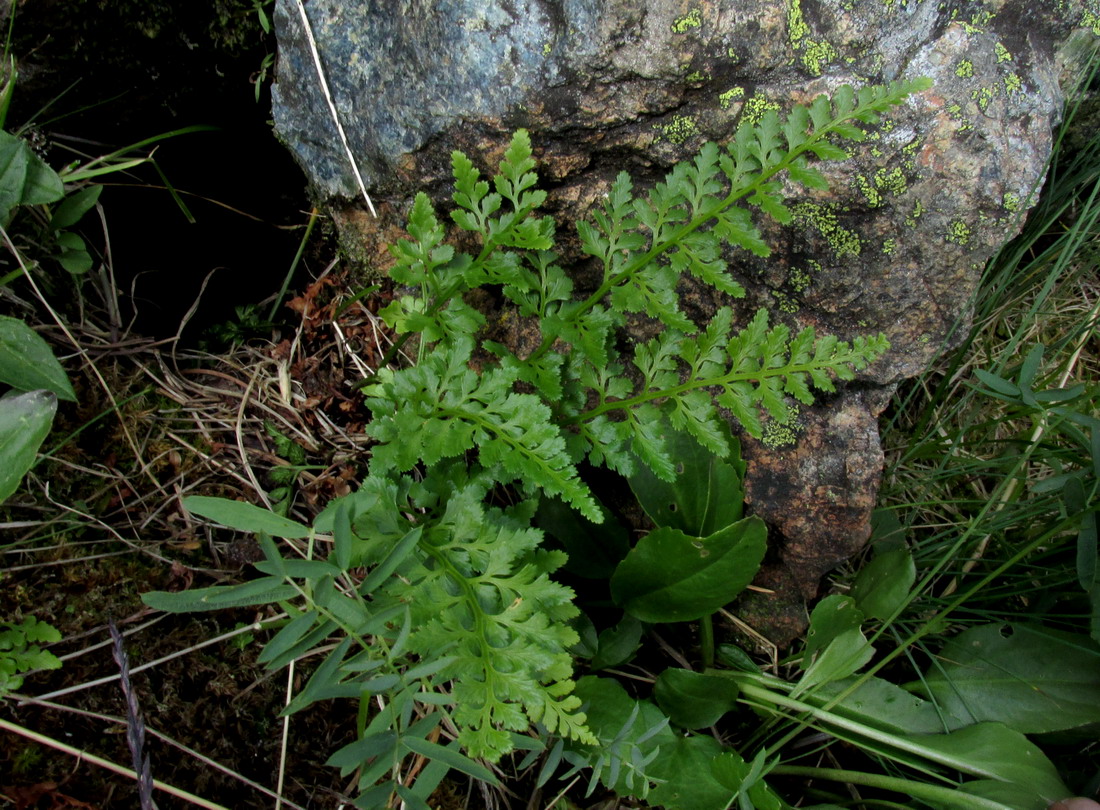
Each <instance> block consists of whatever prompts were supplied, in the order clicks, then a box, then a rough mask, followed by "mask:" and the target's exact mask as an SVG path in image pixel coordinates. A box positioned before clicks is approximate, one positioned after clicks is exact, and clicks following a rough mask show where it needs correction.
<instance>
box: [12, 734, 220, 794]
mask: <svg viewBox="0 0 1100 810" xmlns="http://www.w3.org/2000/svg"><path fill="white" fill-rule="evenodd" d="M0 729H4V730H5V731H10V732H11V733H13V734H18V735H19V736H21V737H26V738H27V739H28V740H33V741H34V742H36V743H41V744H42V745H46V746H49V747H50V748H53V749H55V750H57V751H61V752H62V753H65V754H71V755H72V756H74V757H76V758H77V759H81V760H85V761H87V762H90V763H92V764H93V765H98V766H99V767H101V768H106V769H107V770H108V771H113V772H115V773H117V774H121V775H122V776H128V777H130V778H131V779H137V778H138V775H137V774H136V773H134V772H133V771H132V770H130V769H129V768H123V767H122V766H121V765H116V764H115V763H113V762H111V761H110V760H107V759H103V758H102V757H97V756H96V755H95V754H89V753H88V752H87V751H81V750H80V749H79V748H73V747H72V746H71V745H66V744H65V743H63V742H61V741H60V740H55V739H54V738H53V737H47V736H45V735H44V734H39V733H38V732H37V731H31V730H30V729H29V728H23V727H22V726H17V725H16V724H15V723H9V722H8V721H7V720H3V719H0ZM153 787H155V788H157V789H158V790H163V791H164V792H165V793H168V794H170V795H172V796H175V797H176V798H179V799H183V800H184V801H186V802H190V803H191V804H194V805H197V806H199V807H203V808H206V810H229V808H228V807H225V806H224V805H221V804H214V802H209V801H207V800H206V799H204V798H202V797H201V796H196V795H194V794H193V793H188V792H187V791H186V790H180V789H179V788H177V787H172V786H171V785H166V784H165V783H164V782H161V781H160V780H159V779H154V780H153Z"/></svg>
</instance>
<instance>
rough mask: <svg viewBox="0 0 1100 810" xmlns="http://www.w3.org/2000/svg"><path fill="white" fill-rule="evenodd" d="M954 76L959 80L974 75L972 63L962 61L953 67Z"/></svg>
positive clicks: (965, 60)
mask: <svg viewBox="0 0 1100 810" xmlns="http://www.w3.org/2000/svg"><path fill="white" fill-rule="evenodd" d="M955 75H956V76H958V77H959V78H960V79H969V78H970V77H971V76H973V75H974V63H973V62H971V61H970V60H969V59H963V60H961V61H960V62H959V64H957V65H956V66H955Z"/></svg>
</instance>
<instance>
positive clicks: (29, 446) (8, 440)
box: [0, 391, 57, 502]
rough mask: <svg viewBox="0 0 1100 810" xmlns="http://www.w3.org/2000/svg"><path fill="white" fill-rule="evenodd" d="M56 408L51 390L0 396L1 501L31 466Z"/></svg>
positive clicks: (48, 430)
mask: <svg viewBox="0 0 1100 810" xmlns="http://www.w3.org/2000/svg"><path fill="white" fill-rule="evenodd" d="M56 411H57V397H56V396H55V395H54V394H53V393H52V392H50V391H28V392H27V393H25V394H16V395H15V396H7V397H4V398H3V399H0V502H3V501H5V500H7V498H8V497H10V496H11V494H12V493H13V492H15V490H16V489H17V488H18V487H19V482H20V481H22V480H23V476H24V475H25V474H26V472H27V470H29V469H30V468H31V467H33V466H34V460H35V457H36V455H37V453H38V448H39V447H41V446H42V442H43V441H44V440H45V439H46V435H47V434H48V433H49V432H50V425H51V424H53V415H54V413H55V412H56Z"/></svg>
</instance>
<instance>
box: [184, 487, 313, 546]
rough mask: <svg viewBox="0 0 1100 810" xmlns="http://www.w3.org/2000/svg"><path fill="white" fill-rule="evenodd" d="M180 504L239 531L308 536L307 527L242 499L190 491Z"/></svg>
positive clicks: (190, 510) (293, 537)
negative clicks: (191, 493) (215, 496)
mask: <svg viewBox="0 0 1100 810" xmlns="http://www.w3.org/2000/svg"><path fill="white" fill-rule="evenodd" d="M183 506H184V508H185V509H186V510H187V511H188V512H194V513H195V514H196V515H202V516H203V517H204V518H209V519H210V520H213V521H216V522H217V523H220V524H222V525H223V526H228V527H229V528H231V529H237V530H238V531H242V532H254V533H256V534H259V533H260V532H264V533H266V534H270V535H271V536H272V537H284V538H286V539H288V540H296V539H299V538H302V537H309V531H310V530H309V527H307V526H303V525H302V524H301V523H297V522H295V521H293V520H289V519H287V518H285V517H281V516H280V515H276V514H275V513H274V512H271V511H268V510H267V509H262V508H260V507H259V506H253V505H252V504H250V503H244V502H243V501H231V500H229V499H228V498H209V497H207V496H205V495H189V496H187V497H186V498H184V499H183Z"/></svg>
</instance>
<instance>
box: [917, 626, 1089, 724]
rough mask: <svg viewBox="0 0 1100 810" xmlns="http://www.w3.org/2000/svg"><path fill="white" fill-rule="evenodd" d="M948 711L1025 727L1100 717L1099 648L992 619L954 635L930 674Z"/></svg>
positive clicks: (967, 719) (969, 719)
mask: <svg viewBox="0 0 1100 810" xmlns="http://www.w3.org/2000/svg"><path fill="white" fill-rule="evenodd" d="M924 682H925V684H926V686H927V689H928V691H929V692H930V694H931V696H932V697H934V698H935V700H936V702H937V703H939V705H940V706H942V707H943V709H944V711H945V712H947V713H949V714H951V715H954V716H955V717H958V718H959V720H960V721H961V722H962V723H965V724H969V723H975V722H981V721H984V720H990V721H998V722H1001V723H1004V724H1005V725H1006V726H1008V727H1009V728H1012V729H1015V730H1016V731H1019V732H1021V733H1023V734H1041V733H1045V732H1050V731H1064V730H1068V729H1072V728H1076V727H1078V726H1083V725H1087V724H1089V723H1096V722H1100V647H1098V646H1097V645H1096V643H1095V642H1094V641H1093V640H1092V639H1090V638H1088V637H1086V636H1082V635H1073V634H1070V633H1059V632H1056V631H1053V630H1049V629H1046V628H1042V627H1039V626H1036V625H1027V624H1007V625H1005V624H986V625H982V626H980V627H974V628H971V629H970V630H967V631H965V632H963V633H960V634H959V635H958V636H956V637H955V638H953V639H952V640H951V641H949V642H948V643H947V645H946V646H945V647H944V648H943V652H942V653H941V654H940V655H939V657H938V664H937V666H935V667H933V668H931V670H930V671H929V672H928V674H927V675H926V676H925V681H924Z"/></svg>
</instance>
